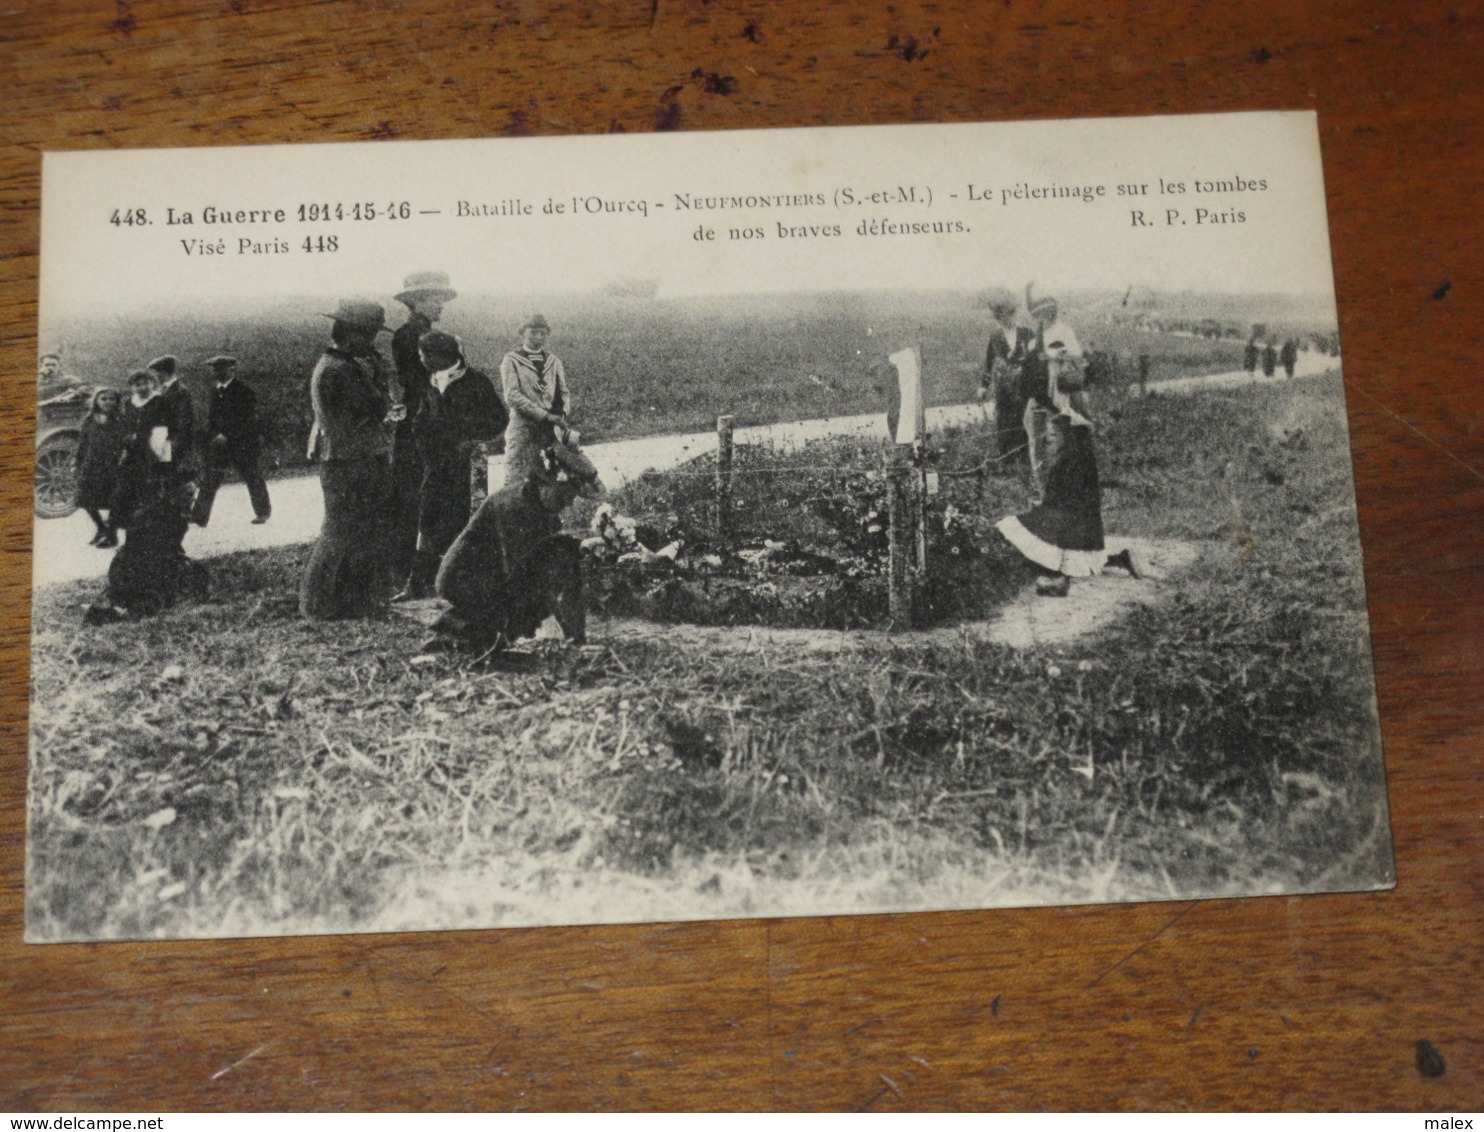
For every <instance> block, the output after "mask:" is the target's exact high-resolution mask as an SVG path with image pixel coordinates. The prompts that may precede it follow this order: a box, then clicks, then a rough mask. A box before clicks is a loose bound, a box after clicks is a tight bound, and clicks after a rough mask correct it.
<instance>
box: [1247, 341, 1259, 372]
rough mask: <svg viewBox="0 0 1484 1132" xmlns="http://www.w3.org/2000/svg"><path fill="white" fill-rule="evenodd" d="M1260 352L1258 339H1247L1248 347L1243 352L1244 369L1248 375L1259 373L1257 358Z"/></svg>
mask: <svg viewBox="0 0 1484 1132" xmlns="http://www.w3.org/2000/svg"><path fill="white" fill-rule="evenodd" d="M1260 352H1261V351H1259V350H1258V348H1257V339H1256V338H1249V339H1247V345H1246V347H1245V348H1244V349H1243V350H1242V368H1243V369H1244V370H1246V371H1247V372H1248V373H1250V374H1255V373H1257V356H1258V354H1259V353H1260Z"/></svg>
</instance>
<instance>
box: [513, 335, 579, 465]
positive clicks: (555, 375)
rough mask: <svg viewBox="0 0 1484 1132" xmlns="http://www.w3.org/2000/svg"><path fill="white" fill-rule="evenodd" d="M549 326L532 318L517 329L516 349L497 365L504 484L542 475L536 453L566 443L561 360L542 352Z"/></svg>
mask: <svg viewBox="0 0 1484 1132" xmlns="http://www.w3.org/2000/svg"><path fill="white" fill-rule="evenodd" d="M550 334H551V324H550V323H548V322H547V321H546V319H545V318H543V317H542V316H541V315H539V314H537V315H532V316H531V317H530V318H529V319H527V320H526V322H525V325H524V326H522V327H521V328H520V347H519V348H518V349H515V350H511V351H510V353H508V354H506V355H505V357H504V358H503V359H502V360H501V362H500V388H501V391H502V392H503V394H504V397H505V407H506V409H508V410H509V412H510V423H509V424H508V425H506V426H505V482H506V483H507V484H515V485H517V486H519V485H521V484H524V483H525V482H526V481H527V480H528V479H530V478H531V474H532V473H533V472H539V471H541V468H542V464H541V453H542V452H543V451H544V450H546V449H548V448H550V447H551V446H552V444H554V443H555V442H556V441H558V440H560V441H562V442H563V443H565V442H566V439H567V433H568V431H569V427H570V426H569V425H568V424H567V417H568V415H569V414H570V413H571V412H572V392H571V390H570V389H568V388H567V374H566V371H565V370H564V369H563V368H562V360H561V359H560V358H558V357H557V356H556V355H555V354H552V353H548V352H547V350H546V339H547V337H548V336H549V335H550Z"/></svg>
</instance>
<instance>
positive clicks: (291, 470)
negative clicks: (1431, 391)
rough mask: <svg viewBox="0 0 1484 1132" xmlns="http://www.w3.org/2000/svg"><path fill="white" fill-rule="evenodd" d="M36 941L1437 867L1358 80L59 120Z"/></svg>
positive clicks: (46, 370)
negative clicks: (598, 120)
mask: <svg viewBox="0 0 1484 1132" xmlns="http://www.w3.org/2000/svg"><path fill="white" fill-rule="evenodd" d="M41 258H42V267H41V305H40V320H39V328H38V355H39V356H38V366H37V433H36V494H35V511H36V520H35V559H34V581H35V599H34V616H33V638H32V667H31V681H32V683H31V730H30V776H29V793H28V827H27V842H26V938H27V939H28V940H31V941H34V942H49V941H61V940H103V939H129V938H185V937H221V936H234V935H278V934H297V933H316V932H374V931H387V930H408V929H451V928H477V927H502V926H511V925H540V924H566V923H604V922H636V921H653V920H688V919H713V918H730V917H757V916H799V915H818V914H845V913H880V912H900V911H918V910H933V909H981V908H982V909H991V908H996V907H1006V906H1025V905H1039V904H1076V903H1090V902H1117V901H1145V900H1168V899H1181V900H1184V899H1190V898H1194V897H1236V896H1255V895H1267V894H1292V893H1305V892H1333V891H1361V890H1371V889H1377V888H1384V887H1388V886H1390V885H1391V884H1392V883H1393V866H1392V858H1391V838H1390V830H1389V823H1388V817H1387V807H1386V792H1385V780H1384V770H1383V763H1382V756H1381V745H1380V732H1379V726H1378V722H1377V717H1376V701H1375V690H1374V682H1373V676H1372V667H1371V654H1370V639H1369V629H1368V621H1367V613H1366V602H1365V592H1364V582H1363V576H1362V571H1361V549H1360V543H1359V537H1358V530H1357V523H1356V512H1355V496H1354V488H1353V477H1352V469H1351V458H1350V447H1349V436H1348V430H1347V421H1346V413H1345V396H1344V385H1343V379H1342V370H1341V353H1340V342H1339V337H1338V332H1337V320H1336V313H1335V311H1336V307H1335V296H1334V287H1333V281H1332V275H1331V268H1330V253H1329V238H1328V228H1327V222H1326V215H1325V195H1324V184H1323V172H1322V166H1321V161H1320V151H1319V144H1318V132H1317V123H1316V119H1315V116H1314V115H1313V114H1312V113H1308V112H1302V113H1297V112H1296V113H1240V114H1223V115H1207V116H1198V117H1163V118H1122V119H1109V120H1094V121H1044V122H1034V123H996V124H965V125H914V126H881V127H853V128H818V129H797V130H779V131H743V132H735V133H699V134H673V133H667V134H655V135H650V136H601V137H552V138H514V139H498V140H470V141H437V142H434V141H429V142H375V143H366V144H339V145H304V146H265V147H257V148H218V149H187V150H158V151H135V152H126V151H93V152H71V153H49V154H47V155H46V156H45V158H44V164H43V194H42V243H41Z"/></svg>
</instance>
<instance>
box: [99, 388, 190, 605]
mask: <svg viewBox="0 0 1484 1132" xmlns="http://www.w3.org/2000/svg"><path fill="white" fill-rule="evenodd" d="M129 387H130V389H131V390H132V391H133V396H132V397H131V398H130V400H129V403H128V405H127V406H126V408H125V420H126V422H127V430H128V431H127V435H126V437H125V439H124V446H123V457H122V460H121V461H120V464H119V483H118V490H117V492H116V493H115V496H114V506H113V509H112V511H110V513H109V518H110V520H111V521H115V520H116V521H117V522H118V524H119V525H120V526H122V527H123V529H124V545H123V546H121V547H120V548H119V550H118V553H116V554H115V555H114V556H113V561H112V562H110V563H109V566H108V588H107V591H106V595H105V601H104V603H103V604H102V605H100V606H96V607H94V609H93V610H92V611H90V614H89V619H90V620H100V619H101V620H107V619H110V618H111V617H112V616H115V615H124V614H128V615H133V616H143V615H148V614H151V613H157V612H159V611H160V610H161V609H164V608H166V607H168V606H170V605H172V604H174V602H175V601H176V600H177V599H178V598H179V597H180V596H181V595H182V594H186V593H194V594H197V595H201V594H204V592H205V588H206V570H205V567H203V566H202V565H201V564H200V563H197V562H192V561H191V560H190V559H188V558H187V557H186V556H185V554H184V552H183V551H182V550H181V547H180V540H181V536H182V535H183V534H184V530H185V525H186V519H185V515H184V512H183V511H182V508H181V497H182V492H183V491H184V490H185V487H186V486H187V485H185V484H183V483H182V481H181V480H180V478H179V477H178V476H177V474H176V469H175V466H174V460H173V456H174V452H173V450H172V448H171V445H170V441H169V432H170V412H171V410H170V406H169V405H168V404H167V403H166V402H165V400H164V399H163V398H162V397H160V396H159V388H158V386H157V385H156V383H155V380H154V378H153V376H152V375H151V374H150V373H149V372H148V371H147V370H136V371H135V372H134V373H131V374H130V375H129Z"/></svg>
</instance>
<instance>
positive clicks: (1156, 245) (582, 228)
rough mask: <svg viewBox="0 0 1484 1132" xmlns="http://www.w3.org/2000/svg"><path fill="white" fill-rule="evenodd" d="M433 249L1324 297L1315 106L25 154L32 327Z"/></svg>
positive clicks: (597, 266)
mask: <svg viewBox="0 0 1484 1132" xmlns="http://www.w3.org/2000/svg"><path fill="white" fill-rule="evenodd" d="M1176 186H1180V187H1181V188H1180V189H1179V190H1177V189H1176ZM1121 188H1122V189H1123V192H1120V189H1121ZM1129 193H1133V194H1134V195H1128V194H1129ZM873 197H874V199H873ZM687 206H688V207H687ZM213 212H214V213H215V215H214V216H213V215H212V213H213ZM1136 212H1137V213H1138V214H1139V215H1138V216H1136V215H1135V213H1136ZM325 214H328V218H326V216H325ZM187 216H189V218H190V221H191V222H190V223H187V222H186V217H187ZM141 218H142V221H143V222H141ZM130 220H133V221H134V223H130V222H129V221H130ZM888 226H890V227H888ZM433 269H436V270H441V271H445V272H447V273H448V274H449V275H450V277H451V278H452V281H453V284H454V286H455V287H457V288H460V289H463V290H466V291H470V292H473V291H484V292H495V293H500V292H508V293H514V294H519V293H521V292H531V293H553V292H562V291H568V290H571V291H586V290H594V289H600V288H602V287H603V286H604V285H606V284H609V283H611V282H614V281H617V280H652V281H654V282H655V283H656V284H657V285H658V287H659V292H660V294H662V295H665V296H667V297H678V296H685V295H707V294H730V293H745V292H812V291H830V290H840V289H882V288H884V289H892V290H940V289H959V288H963V289H978V288H983V287H985V286H990V285H995V284H1002V285H1007V286H1010V287H1012V288H1013V289H1015V290H1017V291H1019V290H1020V289H1021V288H1023V286H1024V283H1025V282H1026V281H1030V280H1034V281H1036V283H1037V289H1038V291H1039V292H1042V293H1054V292H1056V291H1070V290H1085V289H1101V288H1105V289H1116V290H1120V291H1121V290H1122V289H1123V288H1125V287H1127V286H1129V285H1131V284H1132V285H1135V286H1138V287H1148V288H1153V289H1156V290H1164V291H1174V290H1194V291H1219V292H1223V293H1239V292H1263V293H1274V292H1278V293H1287V294H1294V295H1306V296H1321V297H1325V296H1328V297H1331V298H1332V293H1333V283H1332V276H1331V268H1330V251H1329V237H1328V229H1327V223H1326V218H1325V211H1324V187H1323V174H1322V168H1321V164H1320V157H1319V144H1318V135H1317V129H1316V122H1315V117H1314V115H1313V114H1312V113H1309V112H1284V113H1250V114H1223V115H1204V116H1187V117H1162V118H1122V119H1090V120H1077V121H1057V122H1035V123H992V124H969V125H952V126H933V125H921V126H871V127H850V128H839V129H798V130H771V131H761V130H749V131H735V132H716V133H665V134H650V135H616V136H596V137H558V138H509V139H504V138H502V139H486V140H470V141H442V142H367V143H357V144H336V145H309V146H262V147H235V148H218V149H177V150H153V151H149V150H134V151H88V152H79V153H57V154H48V155H46V158H45V160H44V164H43V195H42V273H41V274H42V282H41V290H42V315H41V319H42V323H43V325H46V324H47V323H48V322H49V321H54V320H60V319H66V318H69V317H73V316H75V315H77V314H79V313H83V312H86V313H88V314H95V313H100V312H121V313H123V312H127V311H129V310H131V309H138V308H141V307H144V308H149V309H151V310H153V311H155V312H156V313H159V312H160V311H162V310H163V311H168V309H169V307H170V305H171V304H172V303H179V304H181V305H183V306H184V305H186V304H189V303H191V302H194V301H196V300H199V299H202V298H208V299H217V300H230V299H231V298H234V297H239V296H272V295H291V294H292V295H304V294H323V295H325V296H326V297H327V299H329V298H335V297H350V296H366V297H371V298H377V299H380V300H382V301H387V300H388V299H390V297H391V296H393V295H394V294H395V293H396V292H397V291H398V290H400V289H401V282H402V280H403V279H404V277H405V276H406V275H407V274H409V273H410V272H413V271H419V270H433Z"/></svg>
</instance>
